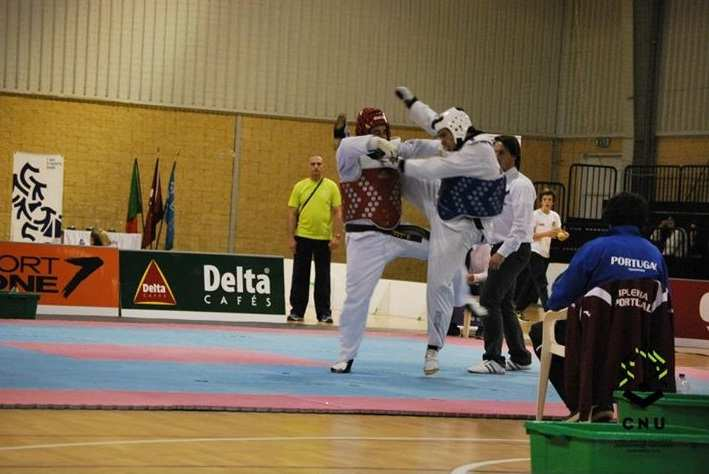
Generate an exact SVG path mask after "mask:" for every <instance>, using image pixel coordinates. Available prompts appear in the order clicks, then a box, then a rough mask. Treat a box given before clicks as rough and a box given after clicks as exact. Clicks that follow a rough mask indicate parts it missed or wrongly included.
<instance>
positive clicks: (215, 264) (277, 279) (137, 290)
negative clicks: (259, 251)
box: [120, 251, 285, 322]
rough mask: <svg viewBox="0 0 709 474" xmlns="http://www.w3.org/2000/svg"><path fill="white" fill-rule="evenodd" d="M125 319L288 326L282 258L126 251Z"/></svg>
mask: <svg viewBox="0 0 709 474" xmlns="http://www.w3.org/2000/svg"><path fill="white" fill-rule="evenodd" d="M120 264H121V308H122V310H121V314H122V315H123V316H130V317H142V318H161V319H162V318H165V319H198V320H211V321H259V322H283V321H284V318H283V315H284V313H285V301H284V286H283V285H284V283H283V258H281V257H259V256H241V255H228V254H199V253H182V252H162V251H153V252H150V251H121V252H120Z"/></svg>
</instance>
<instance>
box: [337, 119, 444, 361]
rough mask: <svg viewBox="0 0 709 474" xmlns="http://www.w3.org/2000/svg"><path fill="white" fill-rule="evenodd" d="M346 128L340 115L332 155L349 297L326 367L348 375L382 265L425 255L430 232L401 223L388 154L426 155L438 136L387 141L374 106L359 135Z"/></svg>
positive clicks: (397, 180) (398, 186)
mask: <svg viewBox="0 0 709 474" xmlns="http://www.w3.org/2000/svg"><path fill="white" fill-rule="evenodd" d="M345 126H346V124H345V121H344V119H342V120H340V119H339V118H338V125H337V126H336V129H335V139H336V140H337V139H341V142H340V145H339V147H338V148H337V155H336V156H337V171H338V173H339V175H340V189H341V194H342V204H343V206H342V209H343V220H344V221H345V223H346V224H345V232H346V237H345V242H346V245H347V283H346V292H347V295H346V297H345V302H344V305H343V307H342V314H341V316H340V356H339V358H338V360H337V362H336V363H335V364H334V365H333V366H332V367H331V368H330V370H331V371H332V372H333V373H349V372H350V370H351V368H352V363H353V361H354V358H355V356H356V355H357V352H358V350H359V347H360V344H361V343H362V338H363V336H364V331H365V327H366V324H367V315H368V314H369V302H370V299H371V298H372V293H373V292H374V288H375V287H376V285H377V282H378V281H379V279H380V278H381V275H382V272H383V271H384V267H385V266H386V264H387V263H389V262H390V261H392V260H394V259H395V258H398V257H409V258H417V259H420V260H426V259H427V258H428V231H427V230H425V229H422V228H420V227H417V226H413V225H402V224H400V220H401V195H402V192H403V194H404V195H405V196H406V195H407V194H408V193H409V191H408V187H407V185H406V183H402V180H401V177H400V173H399V170H398V168H397V165H396V163H395V160H391V158H392V154H395V153H397V152H403V153H406V155H407V156H418V155H426V156H428V155H430V154H432V153H435V152H436V150H437V148H438V142H437V141H436V140H412V141H407V142H405V143H403V144H402V143H400V140H398V139H395V140H392V141H389V140H390V139H391V136H390V130H389V122H388V121H387V118H386V116H385V115H384V113H383V112H382V111H381V110H379V109H376V108H372V107H368V108H365V109H362V110H361V111H360V113H359V115H358V116H357V126H356V131H355V133H356V135H357V136H354V137H345ZM338 127H341V128H339V129H338ZM406 197H407V198H408V196H406Z"/></svg>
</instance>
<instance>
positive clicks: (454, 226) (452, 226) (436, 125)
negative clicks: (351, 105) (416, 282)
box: [396, 87, 505, 374]
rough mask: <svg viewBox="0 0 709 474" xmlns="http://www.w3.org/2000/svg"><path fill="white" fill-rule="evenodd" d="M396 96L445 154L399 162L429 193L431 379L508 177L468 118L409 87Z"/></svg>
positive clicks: (405, 174) (428, 367) (428, 354)
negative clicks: (460, 286) (463, 276)
mask: <svg viewBox="0 0 709 474" xmlns="http://www.w3.org/2000/svg"><path fill="white" fill-rule="evenodd" d="M396 95H397V96H398V97H399V98H400V99H401V100H402V101H404V103H405V104H406V106H407V107H408V108H409V116H410V118H411V119H412V120H413V121H414V122H415V123H416V124H417V125H419V126H420V127H421V128H423V129H424V130H426V131H427V132H428V133H429V134H431V135H435V136H436V137H438V138H439V140H440V143H441V147H442V149H443V150H442V151H441V153H439V154H438V155H440V156H431V157H430V158H423V159H400V160H399V169H400V170H401V172H402V176H403V177H404V179H410V178H415V179H417V180H425V181H426V182H428V183H429V187H430V188H429V190H428V192H426V194H425V202H424V209H423V211H424V214H425V215H426V217H427V218H428V220H429V222H430V225H431V240H430V243H429V246H430V249H429V257H428V273H427V287H426V302H427V306H428V311H427V312H428V348H427V349H426V355H425V362H424V372H425V373H427V374H428V373H435V372H436V371H438V351H439V350H440V349H441V348H442V347H443V344H444V341H445V337H446V332H447V331H448V326H449V325H450V320H451V315H452V310H453V304H454V298H455V292H456V290H455V283H456V281H457V280H456V279H457V278H458V275H459V272H460V262H462V261H463V260H464V258H465V255H466V254H467V252H468V250H470V249H471V248H472V246H473V245H474V244H479V243H481V242H483V240H484V237H485V233H486V232H487V233H489V232H490V231H491V229H492V217H494V216H496V215H498V214H500V212H502V205H503V203H504V198H505V177H504V175H502V173H501V171H500V165H499V163H498V162H497V158H496V156H495V150H494V147H493V142H492V140H487V138H486V137H483V136H482V135H481V132H480V131H478V130H476V129H475V127H473V124H472V122H471V121H470V118H469V117H468V115H467V114H466V113H465V112H463V111H462V110H460V109H457V108H450V109H448V110H446V111H445V112H443V113H441V114H437V113H436V112H434V111H433V110H432V109H431V108H430V107H429V106H428V105H426V104H424V103H423V102H421V101H419V100H418V99H417V98H416V97H415V96H414V95H413V94H412V93H411V91H410V90H409V89H408V88H406V87H398V88H397V89H396ZM401 158H406V156H404V155H401ZM431 189H432V190H431Z"/></svg>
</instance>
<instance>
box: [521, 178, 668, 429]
mask: <svg viewBox="0 0 709 474" xmlns="http://www.w3.org/2000/svg"><path fill="white" fill-rule="evenodd" d="M648 216H649V209H648V204H647V201H646V200H645V198H643V197H642V196H640V195H638V194H634V193H626V192H623V193H619V194H616V195H615V196H613V197H612V198H611V199H610V200H609V201H608V203H607V205H606V208H605V210H604V212H603V220H604V221H605V222H606V223H607V224H608V225H609V226H610V229H609V231H608V234H606V235H604V236H602V237H598V238H596V239H593V240H591V241H590V242H587V243H586V244H584V245H583V246H582V247H581V248H580V249H579V250H578V251H577V252H576V254H575V255H574V257H573V258H572V259H571V262H570V263H569V267H568V268H567V269H566V271H565V272H563V273H562V274H561V275H559V277H558V278H557V279H556V281H555V282H554V285H553V286H552V290H551V295H550V296H549V300H548V301H547V304H546V307H545V309H547V310H554V311H556V310H560V309H563V308H566V307H567V306H569V305H570V304H571V303H573V302H575V301H576V300H577V299H578V298H580V297H581V296H583V295H585V294H586V293H587V292H588V291H589V290H591V289H592V288H595V287H597V286H599V285H602V284H604V283H607V282H610V281H618V280H634V279H639V278H651V279H655V280H658V281H659V282H660V283H661V284H662V287H663V289H664V288H667V267H666V265H665V261H664V259H663V258H662V254H661V253H660V251H659V250H658V249H657V247H655V245H653V244H652V242H650V241H649V240H648V239H646V238H645V237H643V236H642V235H641V233H640V229H641V228H642V227H643V226H644V225H646V224H647V221H648ZM555 333H556V334H555V336H556V340H557V341H558V342H559V343H561V344H563V343H564V339H565V335H566V321H559V322H558V323H557V324H556V328H555ZM529 337H530V339H531V340H532V343H533V345H534V352H535V353H536V354H537V357H539V356H540V355H541V344H542V322H538V323H536V324H534V325H532V327H531V329H530V331H529ZM549 380H550V381H551V383H552V385H553V386H554V388H555V389H556V391H557V392H558V393H559V396H560V397H561V399H562V400H564V403H565V404H566V405H567V406H568V405H569V403H568V400H567V398H566V394H565V390H564V360H563V358H561V357H557V356H555V355H554V356H552V361H551V370H550V372H549ZM612 415H613V412H612V407H601V409H599V410H597V411H596V412H594V414H593V418H592V421H607V420H608V419H610V418H611V417H612Z"/></svg>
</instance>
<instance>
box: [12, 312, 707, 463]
mask: <svg viewBox="0 0 709 474" xmlns="http://www.w3.org/2000/svg"><path fill="white" fill-rule="evenodd" d="M531 317H532V318H534V317H535V316H534V315H531ZM370 325H371V326H379V327H388V328H392V326H393V325H399V327H405V328H408V329H421V328H423V323H422V322H415V321H414V322H411V321H408V322H407V321H398V322H397V321H396V320H393V319H392V318H378V317H374V318H372V321H371V324H370ZM678 363H681V364H682V365H686V366H692V367H697V368H709V358H708V357H707V354H706V353H705V354H701V353H700V354H684V353H682V354H679V355H678ZM492 381H493V380H492V379H491V382H492ZM529 455H530V454H529V444H528V439H527V436H526V434H525V431H524V422H523V421H518V420H494V419H466V418H440V417H434V418H429V417H412V416H377V415H371V416H366V415H314V414H277V413H232V412H187V411H179V412H166V411H152V412H151V411H129V410H122V411H93V410H88V411H87V410H0V473H13V474H28V473H43V474H44V473H58V474H70V473H71V474H76V473H79V474H81V473H107V474H118V473H141V474H163V473H164V474H167V473H198V474H200V473H204V474H207V473H208V474H218V473H227V472H228V473H254V474H260V473H387V472H392V473H429V472H430V473H436V472H446V473H450V472H455V473H463V472H478V473H480V472H485V473H492V472H498V473H502V472H504V473H528V472H530V464H529V460H528V458H529Z"/></svg>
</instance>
